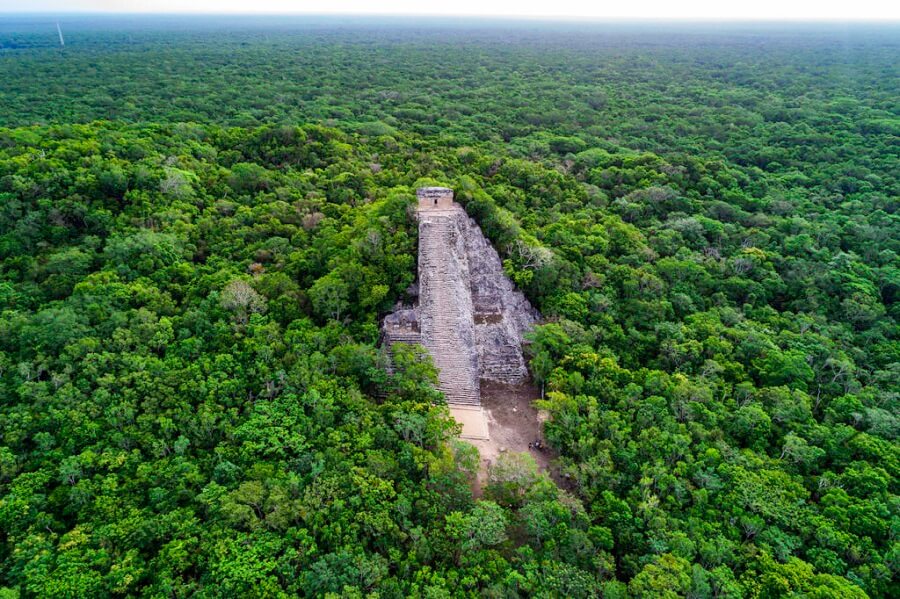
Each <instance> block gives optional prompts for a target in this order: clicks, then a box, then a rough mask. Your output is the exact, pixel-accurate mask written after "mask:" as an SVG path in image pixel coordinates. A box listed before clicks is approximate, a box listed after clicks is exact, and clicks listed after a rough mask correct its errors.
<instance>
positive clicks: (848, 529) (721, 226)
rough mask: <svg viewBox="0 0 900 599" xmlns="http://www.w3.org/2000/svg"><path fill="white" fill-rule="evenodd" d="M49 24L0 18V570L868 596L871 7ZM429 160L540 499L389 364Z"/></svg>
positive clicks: (874, 377)
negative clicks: (486, 287) (691, 23)
mask: <svg viewBox="0 0 900 599" xmlns="http://www.w3.org/2000/svg"><path fill="white" fill-rule="evenodd" d="M170 24H171V23H170ZM326 24H327V23H326ZM320 25H321V24H320ZM72 29H73V30H72V31H71V34H69V35H67V42H68V43H69V45H68V46H67V47H66V49H65V51H63V52H60V51H59V50H58V49H56V48H51V47H50V44H52V43H53V39H52V37H51V38H50V39H49V41H47V40H46V39H45V37H42V36H43V34H42V33H40V31H38V30H36V29H33V28H32V29H27V28H26V27H25V26H24V25H23V26H22V30H21V31H17V32H16V33H15V34H13V35H11V36H9V37H8V39H0V47H2V48H4V49H3V53H2V54H0V72H2V73H3V75H4V77H3V81H4V83H5V84H6V85H4V86H3V88H2V89H0V106H2V108H0V123H3V124H5V125H8V126H10V127H12V128H7V129H0V310H2V312H0V541H2V542H0V595H2V596H6V595H11V596H15V593H19V595H20V596H23V597H27V596H54V597H55V596H60V597H67V596H68V597H83V596H90V597H102V596H136V595H144V594H145V595H150V596H163V595H166V596H194V595H196V596H201V597H206V596H208V597H219V596H235V597H239V596H290V595H297V594H300V595H323V594H326V593H332V594H334V595H346V596H351V597H353V596H363V595H366V594H368V593H378V594H379V596H382V597H403V596H467V595H468V596H484V595H486V596H498V597H499V596H510V597H512V596H531V595H537V596H565V597H596V596H600V595H602V596H605V597H670V596H671V597H677V596H690V597H735V598H736V597H745V596H749V597H761V598H762V597H781V596H796V597H864V596H871V597H892V596H897V594H898V592H900V591H898V587H897V583H896V580H895V579H896V572H897V568H898V563H900V550H898V547H897V544H896V537H897V530H898V526H900V520H898V512H897V510H898V501H897V480H898V478H897V477H898V469H900V455H898V449H897V448H898V446H897V435H898V432H900V424H898V419H897V413H898V405H897V401H898V395H897V391H898V388H900V366H898V362H900V345H898V339H897V334H898V329H897V321H896V319H897V315H898V312H897V310H898V308H897V298H898V289H900V271H898V269H897V255H898V253H900V237H898V235H897V231H898V230H900V222H898V216H897V214H896V210H897V198H898V197H900V185H898V181H897V174H898V172H900V160H898V154H897V145H896V141H895V138H896V133H897V119H898V116H897V103H896V98H897V97H898V96H900V90H898V88H897V82H898V81H900V77H898V73H897V69H896V51H897V35H896V30H895V29H892V28H891V27H884V28H869V29H859V30H853V31H850V32H849V33H847V35H846V36H844V35H843V34H841V35H837V34H836V32H835V30H832V29H829V28H827V27H826V28H821V29H816V30H806V29H804V28H799V29H796V30H776V29H772V30H756V29H752V28H751V29H750V30H747V31H737V30H729V31H726V32H725V33H724V34H719V33H717V32H715V31H712V30H708V29H697V30H691V29H682V28H673V30H672V31H670V32H669V33H670V34H671V35H672V37H671V38H667V40H665V41H664V40H661V39H659V38H658V37H656V36H655V35H654V36H652V37H650V36H649V35H648V33H647V32H642V31H640V30H632V29H627V28H624V29H616V30H610V31H598V30H595V29H591V28H582V27H574V26H573V27H571V28H569V29H563V30H554V29H552V28H546V29H541V28H533V27H527V26H525V25H517V26H514V27H513V26H507V28H506V29H502V30H501V29H492V28H484V27H482V28H475V29H470V30H464V29H454V28H449V29H435V28H431V29H429V28H425V29H423V30H421V31H419V32H413V31H411V30H407V29H404V28H402V27H398V26H397V25H396V24H395V25H393V26H387V25H385V26H384V27H381V28H379V27H375V26H374V25H372V24H368V25H366V24H361V25H358V26H357V28H356V29H354V30H347V29H340V28H337V29H334V30H332V29H330V28H329V27H327V26H325V25H322V26H321V27H318V28H317V27H315V26H310V25H309V24H307V25H304V27H303V28H301V29H299V31H300V32H302V34H303V35H300V34H298V31H297V30H292V29H290V28H285V27H282V26H276V25H275V24H272V23H269V24H267V25H266V26H265V27H263V26H262V24H258V25H253V24H252V23H251V24H248V25H246V26H240V27H238V26H236V28H235V30H234V31H232V32H231V33H230V34H228V35H225V34H223V33H222V32H221V31H216V30H213V29H210V28H209V27H208V26H206V25H203V26H201V25H200V24H198V22H194V26H193V27H185V28H183V29H176V30H173V31H166V30H164V29H161V28H158V27H157V26H155V25H147V26H146V27H143V28H142V27H137V26H125V28H124V29H122V30H121V31H119V30H117V31H118V32H116V33H114V32H113V29H111V28H108V27H107V28H104V27H94V26H93V25H91V24H90V23H87V22H83V23H81V24H80V26H77V27H73V28H72ZM54 34H55V33H54ZM651 39H652V43H650V40H651ZM761 47H764V48H765V51H764V52H763V51H762V50H760V48H761ZM96 119H106V120H100V121H97V120H96ZM41 123H43V124H41ZM48 123H55V124H48ZM79 123H80V124H79ZM286 123H290V124H286ZM297 123H301V124H300V125H297ZM424 184H447V185H451V186H453V187H454V188H455V190H456V192H457V199H458V200H459V201H460V203H462V204H463V205H464V206H465V208H466V210H467V211H468V212H469V213H470V214H471V215H472V216H473V217H475V218H476V220H477V221H478V222H479V224H480V225H481V227H482V229H483V230H484V232H485V233H486V234H487V235H488V236H489V237H490V239H491V240H492V241H493V243H494V245H495V246H496V247H497V249H498V251H499V252H500V254H501V257H502V259H503V264H504V268H505V270H506V272H507V273H508V274H509V276H510V277H511V278H512V279H513V280H514V281H515V282H516V283H517V284H518V285H519V286H520V287H521V288H522V289H523V290H525V292H526V293H527V294H528V295H529V297H530V298H531V300H532V301H533V302H534V304H535V305H536V306H537V307H539V308H540V310H541V311H542V313H543V314H544V316H545V318H546V321H545V323H544V324H543V325H541V326H539V327H538V328H537V329H536V330H535V331H534V333H533V342H532V343H531V345H530V347H529V354H530V359H531V366H532V371H533V374H534V377H535V380H536V382H537V383H538V384H539V385H540V386H541V388H542V390H543V391H545V398H544V400H543V401H542V402H540V405H541V407H543V408H544V409H546V410H547V411H548V412H549V415H550V420H549V421H548V422H547V423H546V425H545V434H546V437H547V441H548V442H549V443H550V444H551V445H552V446H553V447H554V448H555V449H557V450H558V451H559V453H560V467H561V471H562V477H561V479H560V480H562V481H565V483H566V484H564V485H563V486H564V487H565V489H561V488H558V487H557V486H556V485H555V484H554V483H553V482H551V481H550V480H549V479H548V477H547V476H546V475H545V474H542V473H539V472H537V471H536V469H535V467H534V464H533V462H532V461H531V460H529V459H528V458H527V457H522V456H517V455H505V456H504V457H502V458H501V459H500V460H498V461H497V462H496V463H495V464H494V465H493V468H492V469H491V471H490V473H489V476H488V481H487V483H486V485H485V488H484V497H483V498H481V499H480V500H477V501H476V500H475V499H474V498H473V497H472V493H471V489H470V484H471V480H472V477H473V475H474V472H475V470H476V469H477V464H478V462H477V458H476V457H475V456H474V455H473V453H472V448H471V446H468V445H466V444H463V443H459V442H457V441H454V440H453V437H454V432H455V428H454V425H453V424H452V421H451V420H450V419H449V416H448V413H447V411H446V408H445V407H444V406H443V400H442V398H441V396H440V394H439V393H438V392H437V391H435V389H434V381H435V376H436V374H435V371H434V368H433V366H432V365H431V363H430V361H429V360H427V359H425V357H424V356H423V354H422V351H421V349H420V348H416V347H402V346H401V347H398V348H397V352H396V356H395V374H394V375H388V374H387V372H386V371H385V370H384V365H385V356H384V354H383V353H382V351H381V350H380V349H379V348H378V347H377V341H378V319H379V317H380V316H381V315H383V314H384V313H385V312H386V311H387V310H389V309H390V308H391V306H392V305H393V304H394V302H395V301H396V300H397V298H399V297H402V296H403V294H404V292H405V290H406V289H407V287H408V286H409V285H410V283H412V282H413V280H414V278H415V265H416V257H415V256H416V234H417V231H416V225H415V221H414V219H413V217H412V214H413V213H412V207H413V205H414V195H413V191H414V189H415V187H416V186H419V185H424Z"/></svg>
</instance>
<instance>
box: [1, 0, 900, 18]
mask: <svg viewBox="0 0 900 599" xmlns="http://www.w3.org/2000/svg"><path fill="white" fill-rule="evenodd" d="M0 12H54V13H65V12H119V13H123V12H151V13H152V12H156V13H299V14H302V13H317V14H416V15H422V14H431V15H480V16H487V15H491V16H493V15H497V16H512V17H554V16H555V17H591V18H598V19H602V18H646V19H672V18H674V19H762V20H773V19H780V20H842V21H843V20H886V19H889V20H898V19H900V1H898V0H742V1H735V0H730V1H729V0H681V1H677V0H637V1H635V0H632V1H623V0H618V1H616V2H602V0H445V1H443V2H429V1H425V0H418V1H416V0H375V1H374V2H373V1H372V0H0Z"/></svg>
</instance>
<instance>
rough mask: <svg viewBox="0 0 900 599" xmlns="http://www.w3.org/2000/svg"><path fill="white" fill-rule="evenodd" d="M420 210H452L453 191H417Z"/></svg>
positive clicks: (429, 188)
mask: <svg viewBox="0 0 900 599" xmlns="http://www.w3.org/2000/svg"><path fill="white" fill-rule="evenodd" d="M416 197H417V198H418V199H419V210H452V209H453V190H452V189H449V188H447V187H420V188H419V189H417V190H416Z"/></svg>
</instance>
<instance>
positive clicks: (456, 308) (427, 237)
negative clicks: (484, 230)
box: [419, 210, 481, 406]
mask: <svg viewBox="0 0 900 599" xmlns="http://www.w3.org/2000/svg"><path fill="white" fill-rule="evenodd" d="M455 217H456V211H455V210H428V211H427V213H423V212H420V214H419V218H420V222H419V274H420V288H419V302H420V306H427V307H428V308H427V310H423V318H422V335H421V338H422V344H423V345H424V346H425V347H426V348H427V349H428V351H429V353H430V354H431V356H432V358H433V360H434V365H435V366H436V367H437V369H438V371H439V373H438V380H439V388H440V389H441V391H443V392H444V395H445V396H446V398H447V402H448V403H450V404H451V405H454V404H462V405H471V406H478V405H480V404H481V395H480V393H479V369H478V355H477V352H475V351H473V350H474V347H475V334H474V325H473V320H472V305H471V303H472V299H471V294H470V293H469V292H468V289H467V287H466V285H467V282H468V264H467V261H466V253H465V251H464V248H458V247H457V246H458V245H459V244H461V242H462V240H460V239H459V231H458V229H457V227H456V224H455V222H454V218H455ZM460 249H462V251H460ZM454 250H455V251H454Z"/></svg>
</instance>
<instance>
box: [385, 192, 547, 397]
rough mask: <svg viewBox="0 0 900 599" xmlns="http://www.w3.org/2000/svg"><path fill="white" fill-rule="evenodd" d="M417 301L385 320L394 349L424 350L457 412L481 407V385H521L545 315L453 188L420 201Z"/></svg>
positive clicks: (422, 194) (422, 196)
mask: <svg viewBox="0 0 900 599" xmlns="http://www.w3.org/2000/svg"><path fill="white" fill-rule="evenodd" d="M418 197H419V208H418V211H417V214H418V218H419V262H418V267H419V280H418V283H417V290H418V300H417V303H416V305H415V306H413V307H400V308H399V309H398V310H397V311H395V312H394V313H392V314H390V315H388V316H387V317H386V318H385V320H384V325H383V334H384V339H385V341H386V342H387V343H396V342H406V343H421V344H422V345H423V346H424V347H425V348H426V349H428V351H429V353H430V354H431V355H432V358H433V360H434V363H435V366H437V368H438V369H439V379H440V388H441V390H442V391H443V392H444V394H445V395H446V397H447V401H448V402H449V403H450V404H456V405H459V404H469V405H478V404H479V403H480V391H479V389H480V380H481V379H487V380H491V381H496V382H500V383H508V384H516V383H520V382H522V381H523V380H525V379H526V378H527V376H528V369H527V366H526V364H525V359H524V358H523V356H522V335H523V333H524V332H526V331H527V330H529V329H530V328H531V327H532V326H533V325H534V323H535V322H536V321H537V320H538V319H539V317H540V315H539V314H538V312H537V311H536V310H535V309H534V308H533V307H532V306H531V304H530V303H529V302H528V300H527V299H526V298H525V296H524V295H523V294H522V293H521V292H519V291H517V290H516V289H515V286H514V285H513V283H512V282H511V281H510V280H509V279H508V278H507V276H506V274H505V273H504V272H503V265H502V263H501V261H500V257H499V256H498V254H497V251H496V250H495V249H494V248H493V246H491V244H490V242H488V240H487V239H486V238H485V237H484V235H483V234H482V232H481V229H480V228H479V227H478V225H477V224H476V223H475V221H474V220H473V219H471V218H469V216H468V215H467V214H466V213H465V211H464V210H463V209H462V207H461V206H459V205H458V204H456V203H455V202H453V201H452V191H451V190H449V189H446V188H424V190H420V191H419V193H418Z"/></svg>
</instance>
